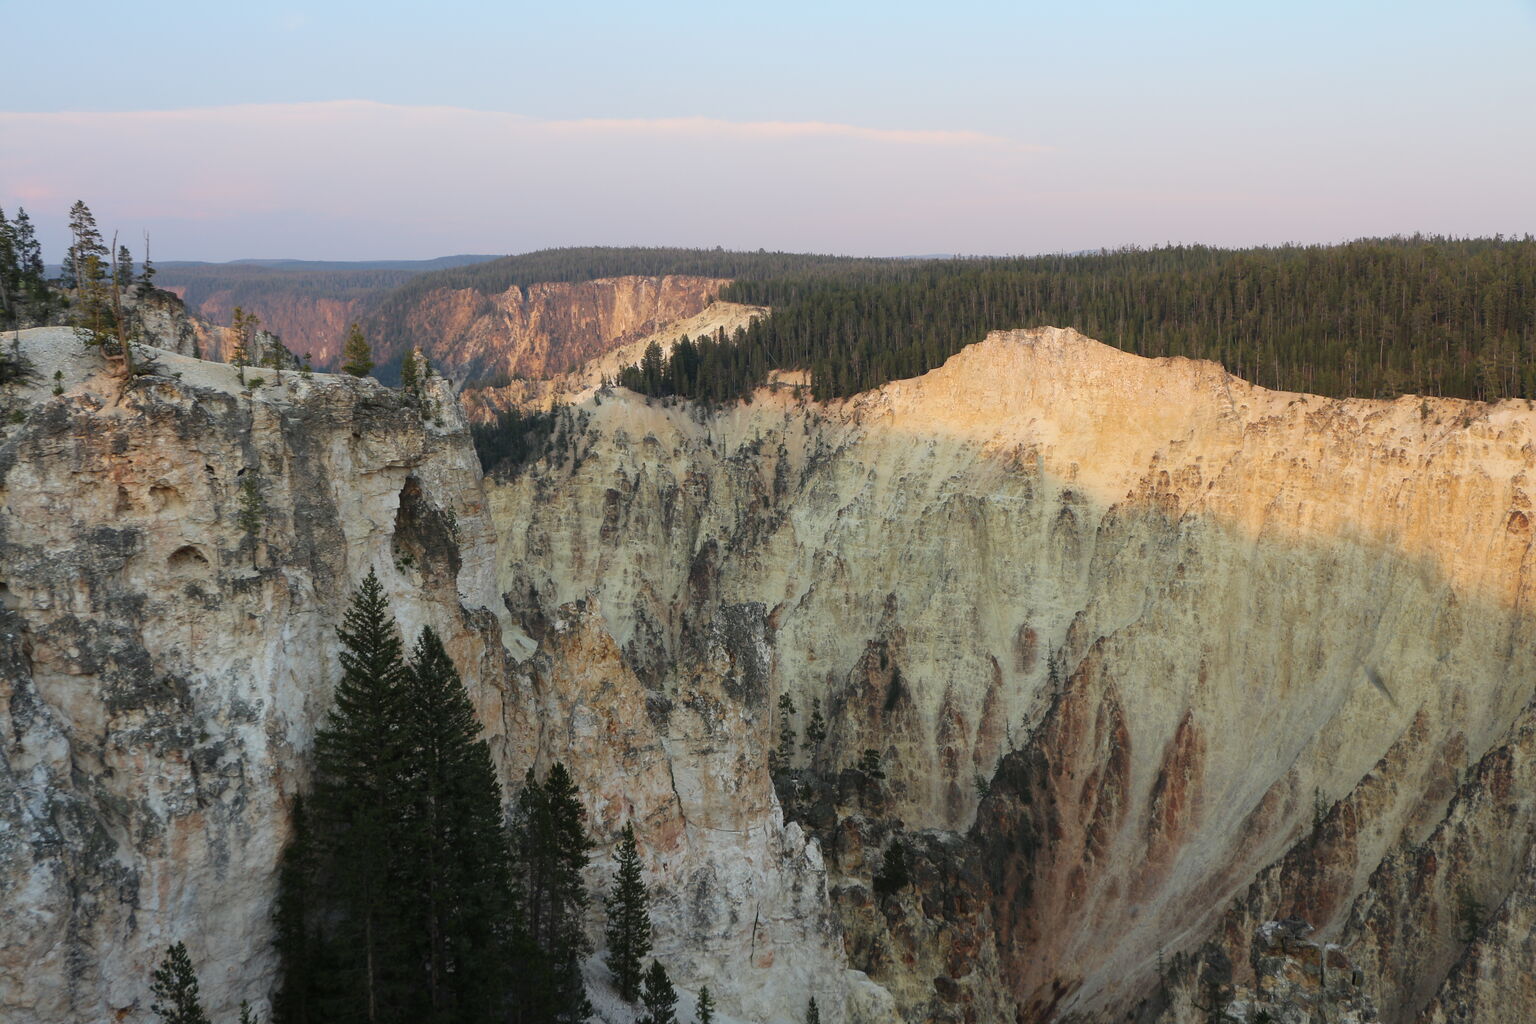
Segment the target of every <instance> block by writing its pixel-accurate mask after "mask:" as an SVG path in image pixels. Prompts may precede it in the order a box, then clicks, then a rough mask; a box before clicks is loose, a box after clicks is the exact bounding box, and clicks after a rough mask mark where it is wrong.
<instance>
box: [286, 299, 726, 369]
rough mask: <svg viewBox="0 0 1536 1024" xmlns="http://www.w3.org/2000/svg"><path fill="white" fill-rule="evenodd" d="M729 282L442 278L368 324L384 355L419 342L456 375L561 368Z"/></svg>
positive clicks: (642, 332)
mask: <svg viewBox="0 0 1536 1024" xmlns="http://www.w3.org/2000/svg"><path fill="white" fill-rule="evenodd" d="M728 283H729V282H727V281H724V280H720V279H716V278H706V277H689V276H686V275H667V276H663V277H638V276H632V277H611V278H602V279H599V280H595V281H571V282H566V281H555V282H545V283H539V284H531V285H528V286H527V287H526V288H523V287H518V286H513V287H511V288H508V289H507V290H506V291H504V292H500V293H497V294H485V293H483V292H480V291H477V290H475V289H473V288H459V289H450V288H439V289H435V290H433V291H429V292H427V293H425V294H423V295H421V296H419V297H417V298H416V299H415V301H414V302H413V303H412V304H411V305H410V306H409V308H408V309H406V310H405V311H404V312H403V313H400V312H398V311H396V312H392V313H391V319H390V321H389V322H388V323H383V322H370V323H369V324H368V329H369V336H370V337H374V338H377V339H379V347H378V349H377V352H376V358H377V359H378V360H379V361H380V362H385V361H387V360H389V359H392V358H394V357H396V356H400V355H403V354H404V352H405V347H404V346H405V345H407V344H414V345H417V346H419V347H420V348H421V350H422V351H423V352H425V353H426V355H427V356H428V358H430V359H431V361H432V365H433V366H434V367H436V368H437V370H438V371H439V372H441V373H443V374H445V375H446V376H449V377H452V378H453V379H454V380H456V381H459V382H463V381H467V380H468V381H473V380H477V379H482V378H493V377H497V376H502V375H506V376H510V377H530V378H545V377H554V376H557V375H559V374H563V373H565V372H567V371H568V370H573V369H576V368H578V367H579V366H580V365H581V364H582V363H585V362H586V361H587V360H589V359H594V358H597V357H599V356H602V355H603V354H605V353H607V352H609V351H611V350H612V349H615V348H618V347H620V346H623V345H625V344H627V343H629V342H633V341H635V340H637V339H639V338H643V337H645V336H646V335H649V334H654V333H655V332H656V331H658V330H660V329H662V328H664V327H665V326H667V325H668V324H671V323H673V322H674V321H677V320H682V319H685V318H687V317H691V316H695V315H697V314H699V313H701V312H703V311H704V309H705V307H707V306H708V305H709V304H710V302H711V301H713V299H714V297H715V294H716V293H717V292H719V291H720V289H721V288H722V287H724V286H725V285H726V284H728ZM290 347H292V345H290ZM317 354H318V353H317Z"/></svg>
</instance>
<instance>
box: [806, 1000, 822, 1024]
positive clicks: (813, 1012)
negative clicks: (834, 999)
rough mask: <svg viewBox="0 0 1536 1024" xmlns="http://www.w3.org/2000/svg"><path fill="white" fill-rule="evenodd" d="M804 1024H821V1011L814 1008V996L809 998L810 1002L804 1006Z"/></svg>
mask: <svg viewBox="0 0 1536 1024" xmlns="http://www.w3.org/2000/svg"><path fill="white" fill-rule="evenodd" d="M805 1024H821V1011H820V1010H818V1009H817V1008H816V997H815V996H811V1001H810V1002H809V1003H808V1004H806V1007H805Z"/></svg>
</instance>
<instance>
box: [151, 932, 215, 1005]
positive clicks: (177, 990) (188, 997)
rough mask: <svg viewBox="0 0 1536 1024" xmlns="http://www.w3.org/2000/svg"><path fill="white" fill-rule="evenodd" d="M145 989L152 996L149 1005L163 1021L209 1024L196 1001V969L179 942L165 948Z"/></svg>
mask: <svg viewBox="0 0 1536 1024" xmlns="http://www.w3.org/2000/svg"><path fill="white" fill-rule="evenodd" d="M149 990H150V992H152V993H153V994H154V997H155V999H154V1002H153V1003H151V1004H150V1007H149V1008H150V1010H151V1012H153V1013H154V1014H156V1015H157V1016H158V1017H159V1018H160V1020H161V1021H163V1022H164V1024H210V1022H209V1020H208V1015H207V1014H206V1013H204V1012H203V1005H202V1003H201V1002H199V1001H198V998H197V972H195V971H194V970H193V969H192V959H191V958H190V957H189V956H187V947H186V946H185V945H184V944H183V943H181V942H177V943H175V944H174V945H172V946H170V947H168V948H167V949H166V951H165V957H164V958H163V959H162V960H161V961H160V966H159V967H157V968H156V969H155V973H154V976H153V983H152V984H151V985H150V988H149Z"/></svg>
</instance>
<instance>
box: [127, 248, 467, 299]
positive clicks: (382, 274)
mask: <svg viewBox="0 0 1536 1024" xmlns="http://www.w3.org/2000/svg"><path fill="white" fill-rule="evenodd" d="M494 259H496V257H494V256H443V257H439V258H438V259H432V260H360V261H357V262H345V261H330V260H235V261H233V262H230V263H195V262H166V263H160V264H158V265H157V266H158V270H159V284H160V286H161V287H171V288H177V289H180V290H182V292H183V298H184V299H185V300H186V302H187V304H188V305H189V306H191V307H193V308H197V307H199V306H201V305H202V303H203V302H204V301H205V300H207V299H208V298H210V297H211V296H214V295H216V294H219V293H224V292H227V293H229V294H228V301H229V302H230V303H232V304H234V305H244V306H246V307H255V306H258V305H259V304H260V300H261V299H262V298H263V297H265V296H268V295H272V294H276V293H282V294H284V295H292V296H301V297H308V298H325V299H337V300H343V301H344V300H346V299H350V298H354V297H360V296H364V295H368V294H372V293H377V294H383V293H384V292H386V291H388V290H390V289H393V288H396V287H398V286H399V285H401V284H403V283H404V282H406V281H409V280H410V279H411V278H413V277H416V276H418V275H421V274H426V273H431V272H433V271H437V270H441V269H445V268H451V267H459V266H464V265H466V264H472V263H479V262H484V261H487V260H494Z"/></svg>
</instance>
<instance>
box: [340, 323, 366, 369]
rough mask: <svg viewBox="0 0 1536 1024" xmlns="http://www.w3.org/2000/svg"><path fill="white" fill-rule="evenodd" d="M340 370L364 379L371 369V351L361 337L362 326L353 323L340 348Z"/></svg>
mask: <svg viewBox="0 0 1536 1024" xmlns="http://www.w3.org/2000/svg"><path fill="white" fill-rule="evenodd" d="M341 360H342V362H341V368H342V369H343V370H345V371H346V372H347V373H350V374H351V375H352V376H354V377H366V376H367V375H368V371H370V370H372V369H373V349H372V348H370V347H369V345H368V339H367V338H366V337H364V336H363V328H362V325H361V324H359V323H357V322H356V321H353V323H352V329H351V330H350V331H348V332H347V340H346V342H345V343H344V344H343V345H342V348H341Z"/></svg>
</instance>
